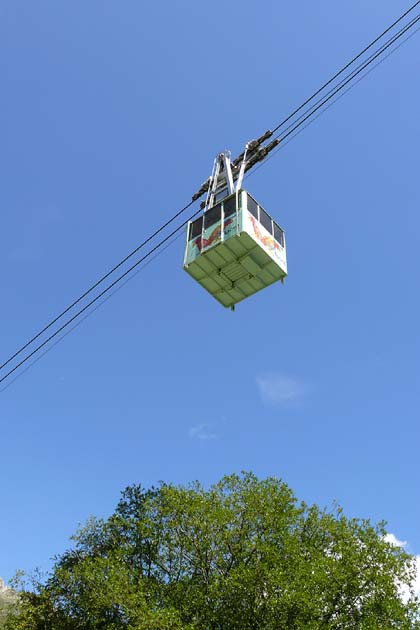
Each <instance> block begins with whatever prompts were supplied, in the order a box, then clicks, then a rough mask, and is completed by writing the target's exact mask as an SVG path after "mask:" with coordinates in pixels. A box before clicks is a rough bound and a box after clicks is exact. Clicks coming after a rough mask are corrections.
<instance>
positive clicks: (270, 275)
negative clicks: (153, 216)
mask: <svg viewBox="0 0 420 630" xmlns="http://www.w3.org/2000/svg"><path fill="white" fill-rule="evenodd" d="M216 199H217V197H216ZM184 269H185V271H186V272H187V273H189V274H190V276H192V277H193V278H194V279H195V280H196V281H197V282H199V284H201V286H203V287H204V288H205V289H206V290H207V291H208V292H209V293H210V294H211V295H212V296H213V297H215V298H216V300H218V301H219V302H220V304H222V305H223V306H226V307H230V308H232V309H233V308H234V306H235V304H237V303H238V302H241V300H244V299H245V298H247V297H250V296H251V295H253V294H254V293H257V291H260V290H261V289H264V288H265V287H268V286H269V285H270V284H273V283H274V282H277V281H278V280H281V281H282V282H283V280H284V278H285V277H286V276H287V262H286V241H285V235H284V231H283V230H282V228H281V227H280V226H279V225H278V224H277V223H276V222H275V221H273V219H272V218H271V217H270V215H269V214H268V213H267V212H266V211H265V210H264V208H263V207H262V206H260V204H259V203H258V202H257V201H255V199H254V198H253V197H252V196H251V195H250V194H249V193H248V192H247V191H246V190H242V189H240V190H237V191H236V192H235V193H234V194H231V195H228V196H225V197H224V198H223V199H221V200H220V201H218V202H217V203H215V204H214V205H212V206H211V207H208V208H207V209H206V211H205V212H204V213H203V214H202V215H201V216H200V217H199V218H198V219H196V220H195V221H190V222H189V223H188V226H187V240H186V247H185V256H184Z"/></svg>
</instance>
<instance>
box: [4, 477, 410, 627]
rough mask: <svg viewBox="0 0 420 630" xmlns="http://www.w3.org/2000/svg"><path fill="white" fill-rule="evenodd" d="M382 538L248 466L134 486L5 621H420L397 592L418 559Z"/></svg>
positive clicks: (378, 529)
mask: <svg viewBox="0 0 420 630" xmlns="http://www.w3.org/2000/svg"><path fill="white" fill-rule="evenodd" d="M384 536H385V529H384V525H383V524H379V525H376V526H373V525H371V524H370V523H369V522H368V521H366V520H357V519H348V518H346V517H345V516H344V515H343V513H342V512H341V510H340V509H336V510H334V511H333V512H327V511H324V510H320V509H319V508H317V507H316V506H311V507H308V506H306V505H305V504H303V503H299V502H298V501H297V500H296V498H295V497H294V495H293V493H292V492H291V490H290V488H288V486H287V485H286V484H284V483H282V482H280V481H279V480H277V479H273V478H270V479H265V480H262V481H260V480H258V479H257V478H256V477H255V476H254V475H252V474H249V473H246V474H243V475H241V476H238V475H232V476H229V477H225V478H223V479H222V480H221V481H220V482H219V483H218V484H216V485H214V486H213V487H211V488H210V489H209V490H205V489H204V488H203V487H202V486H201V485H199V484H198V483H195V484H192V485H191V486H189V487H187V488H185V487H176V486H172V485H161V486H160V487H159V488H152V489H151V490H144V489H142V488H141V487H140V486H131V487H129V488H127V489H126V490H125V491H124V492H123V494H122V498H121V500H120V502H119V504H118V506H117V508H116V510H115V512H114V514H113V515H112V516H111V517H110V518H109V519H108V520H107V521H101V520H96V519H91V520H90V521H89V522H88V523H87V524H86V526H85V527H83V528H82V529H81V530H80V531H79V532H78V533H77V534H76V536H75V537H74V546H73V548H72V549H71V550H69V551H67V552H65V553H64V554H63V555H62V556H60V557H58V558H57V559H56V563H55V566H54V569H53V571H52V573H51V574H50V575H49V576H48V578H47V579H46V580H40V581H39V580H38V581H37V582H36V584H35V585H34V588H33V589H32V590H28V589H27V590H26V591H23V592H22V595H21V604H20V611H19V613H18V614H15V615H14V616H12V617H10V618H9V619H8V621H7V625H6V628H7V630H41V629H42V630H44V629H48V630H99V629H109V630H122V629H124V630H178V629H181V628H182V629H184V630H198V629H203V630H204V629H206V630H210V629H211V630H219V629H220V630H221V629H223V630H230V629H232V630H234V629H238V630H239V629H240V630H247V629H255V628H264V629H265V630H271V629H272V630H274V629H287V630H294V629H296V630H298V629H305V630H312V629H313V630H322V629H325V630H327V629H332V630H334V629H337V630H338V629H340V630H343V629H344V630H345V629H347V628H348V629H361V630H364V629H366V630H379V629H380V630H388V629H392V628H398V629H401V630H405V629H407V630H414V629H418V628H420V624H419V622H418V612H419V608H418V604H417V602H416V600H415V598H414V597H411V599H410V600H409V601H408V602H403V601H402V599H401V597H400V594H399V588H400V587H401V585H406V586H408V585H409V584H410V583H411V581H412V578H413V575H414V566H413V560H412V558H411V557H410V556H409V555H408V554H407V553H405V552H404V550H402V549H401V548H398V547H395V546H391V545H390V544H388V543H387V542H385V540H384Z"/></svg>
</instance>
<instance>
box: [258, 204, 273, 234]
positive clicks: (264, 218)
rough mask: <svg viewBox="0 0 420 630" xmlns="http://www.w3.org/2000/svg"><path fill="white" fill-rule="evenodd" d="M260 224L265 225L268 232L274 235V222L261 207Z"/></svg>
mask: <svg viewBox="0 0 420 630" xmlns="http://www.w3.org/2000/svg"><path fill="white" fill-rule="evenodd" d="M260 223H261V225H263V226H264V227H265V229H266V230H268V231H269V232H270V234H272V233H273V226H272V222H271V217H270V215H268V214H267V213H266V211H265V210H263V209H262V208H261V206H260Z"/></svg>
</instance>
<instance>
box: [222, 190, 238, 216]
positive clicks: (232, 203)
mask: <svg viewBox="0 0 420 630" xmlns="http://www.w3.org/2000/svg"><path fill="white" fill-rule="evenodd" d="M223 210H224V212H225V217H230V216H231V215H232V214H235V213H236V195H233V197H230V198H229V199H226V201H224V202H223Z"/></svg>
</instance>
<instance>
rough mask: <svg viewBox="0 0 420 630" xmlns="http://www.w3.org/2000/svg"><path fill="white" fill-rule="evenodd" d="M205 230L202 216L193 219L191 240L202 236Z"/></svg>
mask: <svg viewBox="0 0 420 630" xmlns="http://www.w3.org/2000/svg"><path fill="white" fill-rule="evenodd" d="M202 230H203V217H200V218H198V219H196V220H195V221H193V222H192V223H191V225H190V240H191V239H192V238H196V236H200V235H201V232H202Z"/></svg>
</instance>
